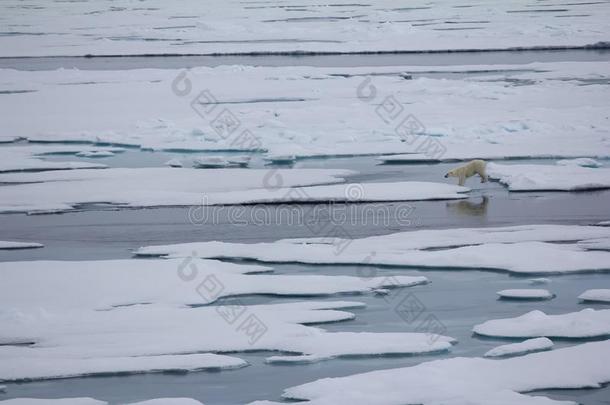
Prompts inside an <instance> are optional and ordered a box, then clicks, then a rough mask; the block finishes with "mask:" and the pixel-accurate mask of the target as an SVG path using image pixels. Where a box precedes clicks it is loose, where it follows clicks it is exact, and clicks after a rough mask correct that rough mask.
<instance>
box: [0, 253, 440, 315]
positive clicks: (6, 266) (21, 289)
mask: <svg viewBox="0 0 610 405" xmlns="http://www.w3.org/2000/svg"><path fill="white" fill-rule="evenodd" d="M269 270H270V269H269V268H268V267H262V266H254V265H237V264H232V263H224V262H219V261H216V260H200V259H197V258H192V257H189V258H186V260H182V259H173V260H150V259H148V260H98V261H47V260H41V261H22V262H2V263H0V271H1V272H2V275H3V280H4V282H3V283H2V285H0V291H1V292H2V297H0V303H2V305H3V306H5V307H6V308H9V307H12V306H17V307H19V308H24V307H29V308H37V307H48V306H49V305H51V304H52V305H53V306H61V307H64V308H70V307H73V306H78V307H80V308H89V309H98V310H99V309H111V308H113V307H117V306H125V305H136V304H139V303H143V302H154V303H165V304H173V305H191V304H198V305H201V304H210V303H213V302H215V301H216V300H218V299H221V298H223V297H230V296H237V295H248V294H273V295H288V296H316V295H330V294H338V293H365V292H371V291H372V290H374V289H376V288H394V287H408V286H414V285H419V284H425V283H427V282H428V279H427V278H426V277H422V276H394V277H353V276H323V275H276V274H258V273H264V272H267V271H269ZM250 273H256V274H250ZM191 277H192V278H195V277H197V279H198V280H199V279H200V280H199V281H198V282H194V281H193V282H192V283H189V282H185V279H189V278H191ZM28 280H37V283H36V284H34V283H30V282H28ZM76 280H78V282H76ZM116 280H121V285H117V282H116ZM38 283H40V284H41V285H45V286H46V288H48V289H49V290H50V291H52V292H55V291H63V294H61V295H59V294H58V295H57V296H55V295H54V294H52V295H53V296H54V299H53V302H52V303H49V302H47V301H46V300H47V299H48V295H45V294H40V291H39V290H38ZM92 285H95V286H96V288H95V289H93V290H89V289H87V288H86V286H92Z"/></svg>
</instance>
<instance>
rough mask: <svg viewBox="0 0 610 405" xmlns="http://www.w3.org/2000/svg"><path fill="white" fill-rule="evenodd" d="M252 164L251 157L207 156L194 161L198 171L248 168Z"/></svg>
mask: <svg viewBox="0 0 610 405" xmlns="http://www.w3.org/2000/svg"><path fill="white" fill-rule="evenodd" d="M248 163H250V157H249V156H232V157H224V156H207V157H199V158H196V159H194V160H193V167H196V168H198V169H218V168H223V167H247V166H248Z"/></svg>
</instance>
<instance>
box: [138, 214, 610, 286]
mask: <svg viewBox="0 0 610 405" xmlns="http://www.w3.org/2000/svg"><path fill="white" fill-rule="evenodd" d="M609 232H610V230H609V229H608V228H604V227H596V226H572V225H525V226H523V225H522V226H513V227H502V228H471V229H469V228H465V229H446V230H420V231H411V232H400V233H395V234H390V235H382V236H372V237H368V238H362V239H340V238H336V237H326V238H324V237H322V238H311V239H294V240H290V239H286V240H280V241H277V242H271V243H256V244H241V243H224V242H200V243H197V242H195V243H184V244H176V245H165V246H148V247H142V248H140V249H138V250H137V251H136V254H137V255H140V256H169V257H187V256H190V255H191V254H192V252H196V253H195V254H196V255H197V256H199V257H202V258H245V259H254V260H259V261H263V262H300V263H309V264H334V263H338V264H363V263H366V264H370V265H392V266H409V267H423V268H425V267H432V268H438V267H443V268H447V267H448V268H477V269H494V270H507V271H512V272H517V273H531V274H536V273H563V272H578V271H594V270H610V265H609V263H610V253H609V252H603V251H588V250H585V249H582V248H580V247H579V246H578V245H577V244H576V243H573V242H574V241H578V240H586V239H590V238H596V237H600V236H607V234H608V233H609ZM547 241H548V242H547ZM558 241H565V242H572V243H561V244H558V243H549V242H558Z"/></svg>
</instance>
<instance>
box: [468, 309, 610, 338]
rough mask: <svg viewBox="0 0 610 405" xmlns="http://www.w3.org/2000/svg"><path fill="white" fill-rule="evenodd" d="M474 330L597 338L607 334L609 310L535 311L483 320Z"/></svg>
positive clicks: (498, 334) (499, 334) (512, 335)
mask: <svg viewBox="0 0 610 405" xmlns="http://www.w3.org/2000/svg"><path fill="white" fill-rule="evenodd" d="M473 331H474V332H475V333H477V334H479V335H484V336H496V337H510V338H518V337H522V338H529V337H544V336H546V337H562V338H593V337H600V336H606V335H610V309H602V310H599V311H596V310H594V309H591V308H587V309H583V310H582V311H579V312H570V313H567V314H561V315H547V314H545V313H544V312H542V311H537V310H536V311H531V312H528V313H527V314H524V315H521V316H518V317H516V318H507V319H495V320H491V321H486V322H483V323H482V324H479V325H476V326H475V327H474V328H473Z"/></svg>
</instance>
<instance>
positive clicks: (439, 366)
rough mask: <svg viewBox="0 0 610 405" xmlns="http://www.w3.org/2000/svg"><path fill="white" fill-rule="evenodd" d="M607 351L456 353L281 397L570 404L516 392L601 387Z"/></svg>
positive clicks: (606, 345)
mask: <svg viewBox="0 0 610 405" xmlns="http://www.w3.org/2000/svg"><path fill="white" fill-rule="evenodd" d="M609 351H610V340H606V341H603V342H593V343H586V344H582V345H577V346H572V347H567V348H563V349H558V350H553V351H545V352H541V353H532V354H528V355H525V356H521V357H514V358H508V359H483V358H465V357H456V358H451V359H443V360H436V361H430V362H425V363H421V364H418V365H416V366H412V367H405V368H395V369H390V370H380V371H373V372H368V373H363V374H355V375H351V376H346V377H337V378H323V379H319V380H317V381H314V382H310V383H307V384H303V385H299V386H296V387H292V388H289V389H287V390H285V391H284V395H283V396H284V397H285V398H290V399H302V400H308V402H305V403H306V404H312V405H314V404H315V405H322V404H325V405H330V404H333V405H343V404H350V405H356V404H363V405H364V404H366V405H370V404H375V405H392V404H406V403H409V404H424V405H432V404H441V403H442V404H452V405H457V404H466V403H467V404H470V405H488V404H492V403H493V404H528V405H529V404H531V405H541V404H557V405H559V404H567V403H569V404H573V403H572V402H565V401H555V400H552V399H550V398H547V397H542V396H532V395H528V394H521V393H524V392H528V391H534V390H541V389H553V388H600V387H601V385H602V384H603V383H605V382H608V381H610V366H609V365H608V358H607V353H608V352H609ZM549 370H552V372H550V371H549Z"/></svg>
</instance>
